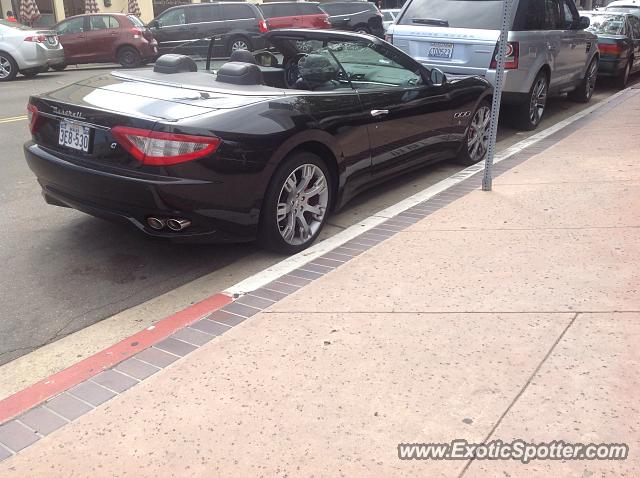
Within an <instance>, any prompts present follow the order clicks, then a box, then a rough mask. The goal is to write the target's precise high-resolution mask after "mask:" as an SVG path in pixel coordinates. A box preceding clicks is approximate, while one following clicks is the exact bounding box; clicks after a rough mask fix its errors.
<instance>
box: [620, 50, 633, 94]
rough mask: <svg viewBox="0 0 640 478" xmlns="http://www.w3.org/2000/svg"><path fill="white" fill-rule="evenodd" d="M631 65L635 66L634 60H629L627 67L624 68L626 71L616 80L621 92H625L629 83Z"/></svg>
mask: <svg viewBox="0 0 640 478" xmlns="http://www.w3.org/2000/svg"><path fill="white" fill-rule="evenodd" d="M631 65H633V58H629V59H628V60H627V65H626V66H625V67H624V71H623V72H622V74H621V75H620V76H618V77H617V78H616V86H617V87H618V88H620V89H621V90H624V89H625V88H626V87H627V83H629V76H631Z"/></svg>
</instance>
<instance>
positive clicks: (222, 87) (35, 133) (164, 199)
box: [25, 29, 492, 253]
mask: <svg viewBox="0 0 640 478" xmlns="http://www.w3.org/2000/svg"><path fill="white" fill-rule="evenodd" d="M265 38H266V40H267V41H268V42H269V44H270V45H271V47H272V48H273V50H269V51H266V50H265V51H261V52H256V53H254V54H252V53H250V52H248V51H236V52H234V53H233V54H232V58H231V59H230V60H231V61H229V62H227V63H225V64H223V65H222V66H220V67H219V68H218V69H217V72H216V74H215V76H213V74H212V72H209V71H206V70H205V71H200V72H193V70H194V68H195V66H196V64H195V63H194V62H193V60H192V59H191V58H189V57H187V56H180V55H166V56H162V57H160V58H159V59H158V60H157V61H156V64H155V66H154V71H152V70H130V71H122V70H120V71H113V72H110V73H105V74H104V75H103V76H102V77H101V78H100V77H99V78H96V79H95V80H94V81H93V82H92V83H91V84H87V83H86V82H80V83H76V84H72V85H69V86H67V87H64V88H62V89H58V90H56V91H53V92H51V93H48V94H39V95H35V96H32V97H31V98H30V100H29V106H28V108H29V112H30V115H31V121H30V125H31V133H32V137H33V140H32V141H30V142H28V143H27V144H26V145H25V155H26V158H27V162H28V164H29V166H30V168H31V169H32V171H33V172H34V173H35V175H36V176H37V177H38V181H39V184H40V185H41V186H42V190H43V193H44V197H45V199H46V201H47V202H48V203H49V204H53V205H57V206H65V207H72V208H76V209H79V210H81V211H84V212H86V213H89V214H93V215H96V216H101V217H106V218H111V219H114V220H120V221H123V222H125V223H128V224H130V225H132V226H133V227H136V228H137V229H139V230H140V231H142V232H143V233H145V234H147V235H148V236H153V237H162V238H167V239H172V240H181V241H248V240H253V239H255V238H258V239H259V240H260V242H261V243H262V244H264V245H265V246H266V247H268V248H270V249H274V250H276V251H280V252H285V253H295V252H298V251H301V250H302V249H304V248H306V247H308V246H309V245H310V244H311V243H312V242H313V241H314V240H315V239H316V238H317V237H318V235H319V234H320V231H321V230H322V227H323V225H324V224H325V221H326V219H327V216H328V214H329V212H330V211H331V210H332V209H339V208H340V207H342V206H343V205H344V204H345V203H347V201H348V200H349V199H351V198H352V197H353V196H354V195H355V194H357V193H359V192H361V191H362V190H364V189H365V188H367V187H371V186H374V185H375V184H377V183H379V182H380V181H382V180H383V179H386V178H390V177H392V176H394V175H397V174H399V173H402V172H406V171H410V170H412V169H414V168H416V167H419V166H421V165H424V164H426V163H429V162H433V161H439V160H446V159H457V160H458V161H461V162H462V163H464V164H473V163H477V162H478V161H481V160H482V159H483V158H484V157H485V155H486V149H487V144H488V134H489V121H488V119H489V118H490V104H491V103H490V100H489V98H490V96H491V94H492V88H491V85H490V84H489V83H488V82H487V81H486V80H484V79H482V78H478V77H468V78H465V79H461V80H452V81H448V80H447V79H446V77H445V76H444V75H443V73H442V72H440V71H438V70H437V69H433V70H428V69H427V68H425V67H424V66H422V65H420V64H419V63H418V62H416V61H415V60H414V59H412V58H411V57H409V56H408V55H406V54H404V53H403V52H401V51H400V50H398V49H397V48H395V47H393V46H391V45H389V44H388V43H386V42H384V41H382V40H380V39H378V38H376V37H373V36H370V35H360V34H356V33H351V32H338V31H335V30H311V29H290V30H289V29H280V30H273V31H270V32H269V33H267V34H265ZM278 53H280V54H278ZM259 65H267V66H259Z"/></svg>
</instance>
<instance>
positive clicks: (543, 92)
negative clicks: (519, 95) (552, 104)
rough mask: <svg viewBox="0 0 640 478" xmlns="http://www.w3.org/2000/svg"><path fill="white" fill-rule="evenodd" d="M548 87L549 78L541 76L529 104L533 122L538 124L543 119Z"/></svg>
mask: <svg viewBox="0 0 640 478" xmlns="http://www.w3.org/2000/svg"><path fill="white" fill-rule="evenodd" d="M547 89H548V86H547V78H546V77H545V76H540V77H539V78H538V80H537V81H536V82H535V84H534V85H533V89H532V91H531V103H530V104H529V119H530V120H531V124H534V125H537V124H538V123H539V122H540V120H541V119H542V114H543V113H544V108H545V106H546V105H547Z"/></svg>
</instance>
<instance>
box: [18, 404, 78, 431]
mask: <svg viewBox="0 0 640 478" xmlns="http://www.w3.org/2000/svg"><path fill="white" fill-rule="evenodd" d="M18 419H19V420H20V421H21V422H22V423H24V424H25V425H27V426H28V427H30V428H33V429H34V430H35V431H37V432H38V433H40V434H41V435H48V434H49V433H51V432H52V431H55V430H57V429H58V428H60V427H61V426H62V425H64V424H65V423H67V420H65V419H64V418H61V417H60V416H58V415H56V414H55V413H53V412H52V411H51V410H48V409H47V408H44V407H36V408H32V409H31V410H29V411H28V412H25V413H23V414H22V415H20V416H19V417H18Z"/></svg>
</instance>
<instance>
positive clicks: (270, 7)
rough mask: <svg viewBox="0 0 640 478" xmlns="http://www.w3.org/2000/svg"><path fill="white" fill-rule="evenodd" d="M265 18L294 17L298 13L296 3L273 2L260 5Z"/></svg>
mask: <svg viewBox="0 0 640 478" xmlns="http://www.w3.org/2000/svg"><path fill="white" fill-rule="evenodd" d="M259 8H260V10H262V13H263V14H264V16H265V18H274V17H293V16H296V15H298V9H297V8H296V4H295V3H272V4H263V5H260V6H259Z"/></svg>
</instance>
